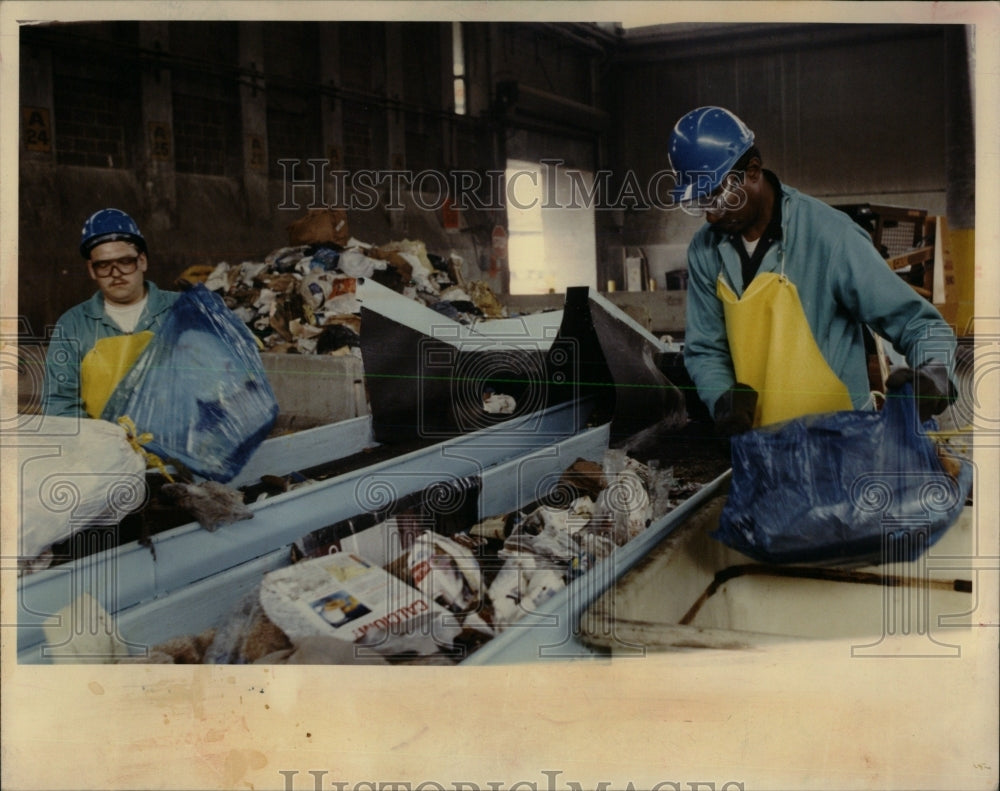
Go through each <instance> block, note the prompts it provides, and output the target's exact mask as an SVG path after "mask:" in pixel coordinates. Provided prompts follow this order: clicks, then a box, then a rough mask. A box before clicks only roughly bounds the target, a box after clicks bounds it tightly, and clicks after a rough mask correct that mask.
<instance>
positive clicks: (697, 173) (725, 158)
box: [667, 107, 753, 201]
mask: <svg viewBox="0 0 1000 791" xmlns="http://www.w3.org/2000/svg"><path fill="white" fill-rule="evenodd" d="M752 145H753V132H751V131H750V129H748V128H747V125H746V124H745V123H743V122H742V121H741V120H740V119H739V118H737V117H736V116H735V115H734V114H733V113H731V112H730V111H729V110H726V109H725V108H723V107H699V108H697V109H695V110H692V111H691V112H689V113H687V114H686V115H684V116H683V117H682V118H681V119H680V120H679V121H678V122H677V123H676V124H675V125H674V129H673V131H672V132H671V133H670V141H669V144H668V148H667V154H668V156H669V157H670V166H671V167H672V168H673V169H674V171H675V172H676V173H677V185H676V186H675V187H674V188H673V189H672V190H671V195H672V196H673V198H674V200H676V201H687V200H693V199H696V198H702V197H704V196H706V195H709V194H711V193H712V192H713V191H714V190H715V189H716V188H717V187H718V186H719V184H721V183H722V179H723V178H724V177H725V175H726V174H727V173H728V172H729V171H730V170H731V169H732V167H733V165H735V164H736V162H737V160H738V159H739V158H740V157H741V156H743V155H744V154H745V153H746V152H747V151H748V150H749V148H750V146H752Z"/></svg>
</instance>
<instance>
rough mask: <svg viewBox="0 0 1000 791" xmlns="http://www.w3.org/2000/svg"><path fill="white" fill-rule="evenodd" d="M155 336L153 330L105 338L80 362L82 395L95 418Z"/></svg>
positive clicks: (87, 408)
mask: <svg viewBox="0 0 1000 791" xmlns="http://www.w3.org/2000/svg"><path fill="white" fill-rule="evenodd" d="M152 339H153V333H152V331H151V330H144V331H142V332H136V333H133V334H132V335H117V336H114V337H111V338H101V340H99V341H98V342H97V343H95V344H94V348H93V349H91V350H90V351H89V352H87V353H86V354H85V355H84V357H83V360H82V361H81V362H80V397H81V398H82V399H83V408H84V409H85V410H87V414H88V415H90V416H91V417H93V418H99V417H100V416H101V412H103V411H104V405H105V404H107V403H108V399H109V398H111V394H112V393H113V392H114V390H115V388H116V387H117V386H118V383H119V382H120V381H121V380H122V377H123V376H125V374H126V373H127V372H128V370H129V368H131V367H132V364H133V363H134V362H135V361H136V360H137V359H138V357H139V355H140V354H142V350H143V349H145V348H146V345H147V344H148V343H149V342H150V341H151V340H152Z"/></svg>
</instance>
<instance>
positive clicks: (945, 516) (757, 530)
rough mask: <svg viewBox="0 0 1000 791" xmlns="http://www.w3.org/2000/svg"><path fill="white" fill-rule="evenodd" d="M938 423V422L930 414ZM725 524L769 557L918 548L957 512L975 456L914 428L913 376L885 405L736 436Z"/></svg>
mask: <svg viewBox="0 0 1000 791" xmlns="http://www.w3.org/2000/svg"><path fill="white" fill-rule="evenodd" d="M928 425H933V424H928ZM731 447H732V464H733V474H732V484H731V487H730V493H729V497H728V500H727V502H726V505H725V508H724V509H723V511H722V514H721V516H720V519H719V529H718V530H716V531H715V532H714V533H712V537H713V538H716V539H718V540H719V541H721V542H722V543H724V544H726V545H727V546H730V547H732V548H733V549H736V550H738V551H740V552H742V553H743V554H745V555H749V556H750V557H752V558H754V559H756V560H758V561H761V562H765V563H822V564H838V563H847V564H857V563H875V564H878V563H884V562H889V561H893V562H906V561H912V560H915V559H916V558H918V557H919V556H920V555H921V554H922V553H923V552H924V551H925V550H926V549H927V548H928V547H929V546H931V545H932V544H933V543H934V542H935V541H937V539H938V538H940V537H941V535H942V534H943V533H944V532H945V530H947V529H948V528H949V527H950V526H951V525H952V524H953V523H954V522H955V520H956V519H957V518H958V516H959V515H960V514H961V512H962V508H963V507H964V505H965V502H966V498H967V497H968V495H969V492H970V490H971V487H972V465H971V464H970V463H969V462H968V461H967V460H964V459H960V458H957V457H955V456H951V457H949V460H948V466H949V467H950V468H951V472H946V471H945V468H944V467H943V466H942V462H941V460H940V459H939V457H938V450H937V446H936V445H935V443H934V441H933V440H932V439H930V437H928V436H927V435H926V434H922V433H920V432H919V431H918V428H917V416H916V406H915V400H914V398H913V390H912V387H911V386H910V385H909V384H906V385H904V386H903V388H902V389H901V390H900V391H899V392H898V393H891V394H890V395H889V397H888V399H887V400H886V404H885V406H884V407H883V408H882V410H881V411H879V412H861V411H857V412H830V413H825V414H820V415H809V416H806V417H802V418H797V419H795V420H790V421H787V422H785V423H781V424H776V425H774V426H767V427H764V428H761V429H757V430H755V431H748V432H746V433H745V434H740V435H738V436H735V437H733V439H732V446H731Z"/></svg>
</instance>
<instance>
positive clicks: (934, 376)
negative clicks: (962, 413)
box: [885, 360, 955, 423]
mask: <svg viewBox="0 0 1000 791" xmlns="http://www.w3.org/2000/svg"><path fill="white" fill-rule="evenodd" d="M907 382H910V383H911V384H912V385H913V395H914V397H915V398H916V399H917V413H918V414H919V416H920V422H921V423H926V422H927V421H928V420H930V419H931V417H933V416H934V415H937V414H939V413H941V412H943V411H944V409H945V407H947V406H948V404H950V403H951V402H952V401H954V400H955V388H954V387H953V386H952V384H951V382H950V381H949V379H948V369H947V368H946V367H945V365H944V363H939V362H937V361H936V360H932V361H931V362H927V363H924V364H923V365H920V366H917V370H916V371H914V370H913V369H912V368H906V367H903V368H897V369H896V370H895V371H893V372H892V373H891V374H890V375H889V378H888V379H886V381H885V388H886V390H888V391H890V392H891V391H893V390H899V389H900V388H901V387H902V386H903V385H904V384H906V383H907Z"/></svg>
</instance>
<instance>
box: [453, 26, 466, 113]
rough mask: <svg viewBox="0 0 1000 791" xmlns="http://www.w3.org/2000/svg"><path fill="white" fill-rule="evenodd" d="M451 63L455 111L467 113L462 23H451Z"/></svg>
mask: <svg viewBox="0 0 1000 791" xmlns="http://www.w3.org/2000/svg"><path fill="white" fill-rule="evenodd" d="M451 63H452V76H453V78H454V84H455V113H456V114H457V115H465V42H464V41H463V40H462V23H461V22H452V23H451Z"/></svg>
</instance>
